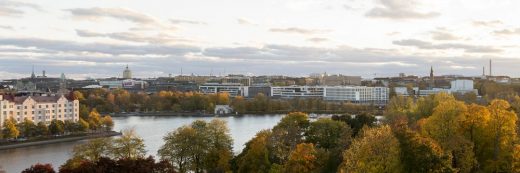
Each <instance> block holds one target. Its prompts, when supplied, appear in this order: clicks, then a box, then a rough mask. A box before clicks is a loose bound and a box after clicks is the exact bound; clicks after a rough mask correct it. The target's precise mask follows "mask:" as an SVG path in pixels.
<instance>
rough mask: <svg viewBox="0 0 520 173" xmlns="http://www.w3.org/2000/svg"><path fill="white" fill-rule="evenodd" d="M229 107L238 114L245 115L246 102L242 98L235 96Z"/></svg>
mask: <svg viewBox="0 0 520 173" xmlns="http://www.w3.org/2000/svg"><path fill="white" fill-rule="evenodd" d="M231 106H232V107H233V110H234V111H236V112H238V113H241V114H242V113H245V112H246V101H245V100H244V97H242V96H237V97H235V98H234V99H233V101H231Z"/></svg>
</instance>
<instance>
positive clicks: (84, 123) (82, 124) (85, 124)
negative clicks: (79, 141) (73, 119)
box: [78, 118, 89, 132]
mask: <svg viewBox="0 0 520 173" xmlns="http://www.w3.org/2000/svg"><path fill="white" fill-rule="evenodd" d="M78 125H79V130H80V131H82V132H86V131H87V130H88V129H89V123H88V122H87V121H85V120H83V118H79V121H78Z"/></svg>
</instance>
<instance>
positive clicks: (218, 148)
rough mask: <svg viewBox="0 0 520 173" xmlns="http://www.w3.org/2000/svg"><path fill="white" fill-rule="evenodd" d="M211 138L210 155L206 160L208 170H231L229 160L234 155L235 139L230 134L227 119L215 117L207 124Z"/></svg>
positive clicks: (208, 135) (207, 131)
mask: <svg viewBox="0 0 520 173" xmlns="http://www.w3.org/2000/svg"><path fill="white" fill-rule="evenodd" d="M205 133H207V137H208V139H209V148H208V155H207V156H206V160H205V167H206V170H207V171H209V172H227V171H229V170H230V169H231V168H230V165H229V162H230V160H231V158H232V156H233V151H232V146H233V139H232V138H231V136H230V134H229V128H228V127H227V123H226V121H223V120H220V119H213V120H211V121H210V122H209V123H208V124H207V130H206V132H205Z"/></svg>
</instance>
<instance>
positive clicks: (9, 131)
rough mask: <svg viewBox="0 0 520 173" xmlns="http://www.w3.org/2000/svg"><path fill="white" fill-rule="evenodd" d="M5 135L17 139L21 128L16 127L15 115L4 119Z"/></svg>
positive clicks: (7, 137)
mask: <svg viewBox="0 0 520 173" xmlns="http://www.w3.org/2000/svg"><path fill="white" fill-rule="evenodd" d="M2 127H3V134H4V135H3V136H4V138H6V139H12V138H14V139H16V138H18V136H19V135H20V130H18V128H17V127H16V120H15V119H14V118H13V117H9V118H8V119H7V120H5V121H4V124H3V126H2Z"/></svg>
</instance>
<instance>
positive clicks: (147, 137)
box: [0, 115, 282, 173]
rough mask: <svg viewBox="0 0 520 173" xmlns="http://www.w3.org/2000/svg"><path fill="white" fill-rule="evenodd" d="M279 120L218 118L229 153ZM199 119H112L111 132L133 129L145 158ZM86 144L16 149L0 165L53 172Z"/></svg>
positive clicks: (3, 152)
mask: <svg viewBox="0 0 520 173" xmlns="http://www.w3.org/2000/svg"><path fill="white" fill-rule="evenodd" d="M281 118H282V116H281V115H265V116H243V117H221V118H220V119H222V120H225V121H227V123H228V127H229V129H230V132H231V136H232V137H233V140H234V144H233V151H234V152H235V153H239V152H241V151H242V149H243V148H244V144H245V143H246V142H247V141H249V140H250V139H251V138H252V137H253V136H254V135H255V134H256V133H257V132H258V131H260V130H262V129H269V128H272V127H273V126H274V125H275V124H276V123H278V121H279V120H280V119H281ZM197 119H202V120H206V121H210V120H211V119H212V117H173V116H160V117H153V116H150V117H139V116H130V117H114V118H113V120H114V123H115V126H114V130H116V131H119V130H123V129H128V128H134V129H135V130H136V132H137V134H139V135H140V136H141V137H142V138H143V139H144V141H145V145H146V150H147V152H148V154H149V155H153V156H156V155H157V150H158V149H159V147H161V145H162V144H163V143H164V142H163V140H162V137H163V136H164V135H166V133H168V132H170V131H173V130H175V129H177V128H178V127H181V126H183V125H187V124H190V123H191V122H193V121H195V120H197ZM84 142H86V141H74V142H63V143H56V144H48V145H40V146H33V147H25V148H16V149H10V150H1V151H0V166H2V167H3V170H5V171H6V172H8V173H11V172H20V171H22V170H23V169H25V168H28V167H29V166H30V165H32V164H35V163H51V164H52V165H53V166H54V168H55V169H58V167H59V166H60V165H62V164H63V163H65V161H66V160H67V159H69V158H70V157H71V151H72V148H73V147H74V145H77V144H81V143H84Z"/></svg>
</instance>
